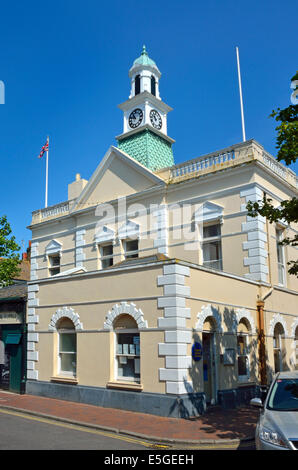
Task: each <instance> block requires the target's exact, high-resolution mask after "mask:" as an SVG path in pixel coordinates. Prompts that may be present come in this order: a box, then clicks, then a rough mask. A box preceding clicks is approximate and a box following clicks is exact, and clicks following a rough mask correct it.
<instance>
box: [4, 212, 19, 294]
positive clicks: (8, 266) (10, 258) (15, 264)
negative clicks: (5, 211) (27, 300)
mask: <svg viewBox="0 0 298 470" xmlns="http://www.w3.org/2000/svg"><path fill="white" fill-rule="evenodd" d="M11 233H12V230H11V227H10V224H9V222H8V221H7V217H6V216H5V215H4V216H2V217H0V287H4V286H9V285H11V284H12V282H13V281H12V279H13V278H14V277H15V276H17V275H18V274H19V273H20V268H19V264H20V262H21V261H20V258H19V255H18V251H20V249H21V248H20V246H19V245H18V244H17V243H16V241H15V237H14V236H11V237H10V235H11Z"/></svg>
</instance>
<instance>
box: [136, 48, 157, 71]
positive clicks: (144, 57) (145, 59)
mask: <svg viewBox="0 0 298 470" xmlns="http://www.w3.org/2000/svg"><path fill="white" fill-rule="evenodd" d="M135 65H149V66H151V67H156V63H155V62H154V60H152V59H150V57H149V56H148V52H147V51H146V46H143V50H142V54H141V55H140V57H138V58H137V59H136V60H135V61H134V63H133V67H134V66H135Z"/></svg>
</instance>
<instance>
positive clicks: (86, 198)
mask: <svg viewBox="0 0 298 470" xmlns="http://www.w3.org/2000/svg"><path fill="white" fill-rule="evenodd" d="M161 185H162V186H164V185H165V181H164V180H163V179H161V178H160V177H159V176H156V175H155V174H154V173H153V172H152V171H150V170H148V168H146V167H145V166H143V165H141V164H140V163H139V162H137V161H136V160H135V159H133V158H132V157H130V156H129V155H127V154H126V153H125V152H123V151H122V150H119V149H118V148H116V147H114V146H111V147H110V148H109V150H108V152H107V153H106V155H105V156H104V158H103V159H102V161H101V163H100V164H99V165H98V167H97V168H96V170H95V172H94V173H93V175H92V177H91V178H90V180H89V182H88V184H87V185H86V186H85V188H84V190H83V191H82V193H81V194H80V196H79V197H78V198H77V200H76V202H75V204H74V206H73V209H72V211H75V210H79V209H83V208H84V207H90V206H96V205H97V204H100V203H105V202H108V201H113V200H115V199H117V198H119V197H125V196H129V195H131V194H136V193H138V192H142V191H145V190H146V189H150V188H153V187H154V186H161Z"/></svg>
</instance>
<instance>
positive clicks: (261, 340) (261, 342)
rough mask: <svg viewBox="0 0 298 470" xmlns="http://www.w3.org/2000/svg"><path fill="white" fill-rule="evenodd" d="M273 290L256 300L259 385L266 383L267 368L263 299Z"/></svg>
mask: <svg viewBox="0 0 298 470" xmlns="http://www.w3.org/2000/svg"><path fill="white" fill-rule="evenodd" d="M272 292H273V287H271V289H269V291H268V292H267V293H266V294H265V295H263V297H259V298H258V300H257V312H258V331H259V334H258V349H259V371H260V379H261V386H266V385H267V370H266V345H265V322H264V306H265V299H267V297H269V295H271V294H272Z"/></svg>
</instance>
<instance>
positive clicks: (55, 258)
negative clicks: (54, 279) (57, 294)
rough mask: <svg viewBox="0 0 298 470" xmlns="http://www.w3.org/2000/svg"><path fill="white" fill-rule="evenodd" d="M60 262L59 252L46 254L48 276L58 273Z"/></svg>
mask: <svg viewBox="0 0 298 470" xmlns="http://www.w3.org/2000/svg"><path fill="white" fill-rule="evenodd" d="M60 262H61V259H60V253H56V254H52V255H48V263H49V274H50V276H55V274H59V273H60Z"/></svg>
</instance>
